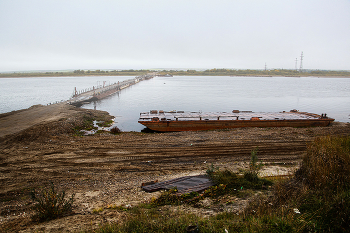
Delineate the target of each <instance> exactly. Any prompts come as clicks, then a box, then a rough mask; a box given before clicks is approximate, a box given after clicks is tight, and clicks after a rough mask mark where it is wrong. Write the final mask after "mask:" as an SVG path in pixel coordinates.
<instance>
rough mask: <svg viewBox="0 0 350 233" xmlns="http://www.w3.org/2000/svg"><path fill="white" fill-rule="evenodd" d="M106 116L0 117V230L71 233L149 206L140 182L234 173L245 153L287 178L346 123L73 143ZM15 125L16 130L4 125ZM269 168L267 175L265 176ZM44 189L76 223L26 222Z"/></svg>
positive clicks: (28, 113)
mask: <svg viewBox="0 0 350 233" xmlns="http://www.w3.org/2000/svg"><path fill="white" fill-rule="evenodd" d="M101 115H103V116H105V117H107V118H108V116H107V114H106V113H105V112H100V111H93V110H83V109H76V108H74V107H71V106H67V105H58V106H57V107H56V108H55V107H54V106H37V107H33V108H31V109H28V110H23V111H20V112H18V113H13V114H8V115H6V116H2V115H0V121H1V123H0V134H1V135H5V137H2V138H1V142H0V171H1V173H0V174H1V175H0V187H1V190H0V229H11V230H15V231H19V230H23V232H31V231H34V230H38V231H41V230H44V231H45V232H63V231H78V230H80V229H85V228H89V227H96V226H97V225H98V224H100V223H103V222H106V221H118V219H119V218H121V214H120V213H119V212H117V211H115V212H101V213H100V214H93V213H92V211H93V210H94V209H96V208H100V207H103V208H107V207H108V206H109V205H120V204H130V205H134V204H135V203H139V202H141V201H146V200H149V199H150V198H151V197H152V196H154V195H158V194H157V193H154V194H152V193H151V194H148V193H145V192H143V191H142V190H141V189H140V184H141V183H142V182H147V181H152V180H159V181H162V180H167V179H171V178H175V177H180V176H183V175H192V174H200V173H204V172H205V170H206V169H207V167H208V165H209V164H211V163H213V164H214V165H215V166H217V167H220V169H230V170H235V171H238V170H239V169H242V168H245V167H247V165H248V162H249V160H250V152H251V150H253V149H255V148H258V157H259V159H260V160H261V161H262V162H264V163H265V164H266V165H269V166H266V167H265V168H264V170H263V172H264V174H265V175H273V174H287V173H288V172H290V171H292V170H293V169H295V167H297V166H298V162H299V161H300V158H301V156H302V155H303V154H304V153H305V150H306V145H307V143H308V142H310V141H311V140H313V138H315V137H317V136H322V135H350V126H349V124H346V123H333V124H332V126H330V127H324V128H318V127H317V128H241V129H232V130H220V131H200V132H177V133H150V134H146V133H134V132H130V133H121V134H118V135H112V134H109V133H104V134H99V135H94V136H84V137H80V136H72V132H74V131H73V130H72V128H73V127H75V126H76V125H79V124H80V125H81V122H82V121H83V119H84V118H86V117H87V116H88V117H90V118H91V117H96V116H101ZM16 122H20V123H19V124H18V125H17V127H16V128H15V129H10V128H11V127H9V125H10V124H16ZM271 167H272V168H273V169H271ZM48 181H52V182H54V183H55V184H56V185H57V186H58V187H59V188H62V189H65V190H67V192H68V194H71V193H75V194H76V196H75V207H74V212H75V215H73V216H68V217H65V218H63V219H58V220H53V221H50V222H47V223H40V224H37V223H33V222H31V221H30V215H31V214H32V212H31V210H30V206H31V202H30V199H29V195H28V194H29V191H30V189H31V188H37V187H39V186H44V185H45V184H46V183H47V182H48Z"/></svg>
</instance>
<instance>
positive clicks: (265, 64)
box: [265, 62, 267, 71]
mask: <svg viewBox="0 0 350 233" xmlns="http://www.w3.org/2000/svg"><path fill="white" fill-rule="evenodd" d="M266 70H267V66H266V62H265V71H266Z"/></svg>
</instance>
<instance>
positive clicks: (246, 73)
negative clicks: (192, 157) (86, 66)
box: [0, 69, 350, 78]
mask: <svg viewBox="0 0 350 233" xmlns="http://www.w3.org/2000/svg"><path fill="white" fill-rule="evenodd" d="M150 72H155V73H157V74H158V75H159V76H164V75H169V76H233V77H296V78H298V77H319V78H320V77H328V78H350V71H332V70H322V71H321V70H304V71H302V72H299V71H297V70H284V69H274V70H232V69H209V70H203V71H197V70H162V71H156V70H119V71H117V70H112V71H104V70H74V71H65V72H12V73H1V72H0V78H26V77H28V78H32V77H80V76H81V77H86V76H140V75H145V74H147V73H150Z"/></svg>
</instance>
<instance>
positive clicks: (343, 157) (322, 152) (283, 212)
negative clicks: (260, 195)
mask: <svg viewBox="0 0 350 233" xmlns="http://www.w3.org/2000/svg"><path fill="white" fill-rule="evenodd" d="M253 210H254V211H255V215H256V216H259V219H262V217H264V218H267V219H270V220H271V219H274V218H276V217H279V218H281V217H283V219H284V220H285V221H286V222H285V223H288V226H290V227H291V228H292V229H293V231H300V232H349V231H350V225H349V222H350V137H322V138H318V139H316V140H315V141H314V142H313V143H311V144H309V145H308V148H307V154H306V155H305V156H304V158H303V160H302V164H301V167H300V168H299V170H297V172H296V173H295V177H294V178H293V179H290V180H287V181H285V182H283V183H279V184H276V185H274V191H273V195H272V196H271V198H269V199H266V200H258V201H256V203H254V204H252V205H250V207H249V208H248V209H247V211H246V214H247V215H251V214H252V211H253Z"/></svg>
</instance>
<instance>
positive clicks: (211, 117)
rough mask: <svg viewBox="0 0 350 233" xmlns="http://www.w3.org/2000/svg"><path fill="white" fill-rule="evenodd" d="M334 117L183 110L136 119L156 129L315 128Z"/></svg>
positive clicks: (156, 112) (298, 113) (147, 113)
mask: <svg viewBox="0 0 350 233" xmlns="http://www.w3.org/2000/svg"><path fill="white" fill-rule="evenodd" d="M333 121H334V119H333V118H329V117H327V114H321V115H318V114H314V113H308V112H299V111H297V110H290V111H289V112H286V111H283V112H275V113H273V112H252V111H239V110H233V111H232V112H184V111H175V110H174V111H169V112H165V111H162V110H160V111H157V110H151V111H150V112H144V113H140V118H139V120H138V122H139V123H140V124H142V125H144V126H146V127H147V128H149V129H151V130H154V131H158V132H176V131H197V130H214V129H230V128H243V127H314V126H328V125H329V124H330V123H331V122H333Z"/></svg>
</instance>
